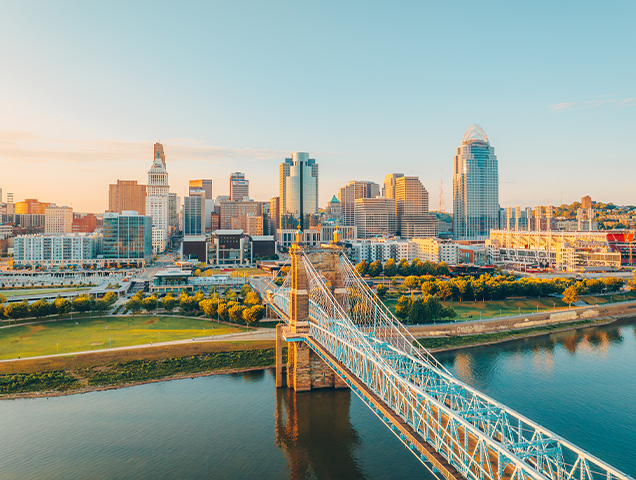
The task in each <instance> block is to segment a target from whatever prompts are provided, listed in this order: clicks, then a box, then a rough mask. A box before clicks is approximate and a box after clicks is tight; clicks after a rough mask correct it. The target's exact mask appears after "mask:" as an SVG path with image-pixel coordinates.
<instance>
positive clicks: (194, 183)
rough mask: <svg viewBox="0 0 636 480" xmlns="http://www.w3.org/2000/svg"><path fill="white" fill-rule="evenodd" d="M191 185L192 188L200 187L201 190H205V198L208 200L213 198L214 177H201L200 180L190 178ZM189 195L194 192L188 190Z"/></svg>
mask: <svg viewBox="0 0 636 480" xmlns="http://www.w3.org/2000/svg"><path fill="white" fill-rule="evenodd" d="M189 187H190V190H192V189H199V190H204V191H205V199H206V200H212V179H210V178H201V179H198V180H190V183H189ZM188 193H189V195H191V194H192V192H190V191H189V192H188Z"/></svg>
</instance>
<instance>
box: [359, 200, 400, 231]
mask: <svg viewBox="0 0 636 480" xmlns="http://www.w3.org/2000/svg"><path fill="white" fill-rule="evenodd" d="M355 226H356V227H357V230H358V238H372V237H378V236H381V237H392V236H394V235H395V234H396V232H397V210H396V203H395V200H394V199H392V198H381V197H379V198H358V199H357V200H356V203H355Z"/></svg>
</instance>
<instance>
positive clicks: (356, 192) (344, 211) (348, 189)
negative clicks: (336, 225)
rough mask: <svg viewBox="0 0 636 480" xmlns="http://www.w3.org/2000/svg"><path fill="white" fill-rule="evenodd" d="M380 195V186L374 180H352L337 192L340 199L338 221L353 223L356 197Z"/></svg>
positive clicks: (347, 224)
mask: <svg viewBox="0 0 636 480" xmlns="http://www.w3.org/2000/svg"><path fill="white" fill-rule="evenodd" d="M379 195H380V186H379V185H378V184H377V183H375V182H368V181H358V180H353V181H351V182H349V183H348V184H347V185H345V186H344V187H342V188H341V189H340V191H339V192H338V200H340V208H341V215H340V223H341V224H342V225H346V226H351V225H354V224H355V204H356V200H357V199H358V198H375V197H377V196H379Z"/></svg>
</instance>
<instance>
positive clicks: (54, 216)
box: [44, 205, 73, 235]
mask: <svg viewBox="0 0 636 480" xmlns="http://www.w3.org/2000/svg"><path fill="white" fill-rule="evenodd" d="M72 232H73V209H72V208H71V207H57V206H55V205H49V206H48V207H46V209H45V210H44V233H46V234H53V235H55V234H60V233H72Z"/></svg>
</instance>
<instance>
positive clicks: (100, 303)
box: [95, 297, 111, 316]
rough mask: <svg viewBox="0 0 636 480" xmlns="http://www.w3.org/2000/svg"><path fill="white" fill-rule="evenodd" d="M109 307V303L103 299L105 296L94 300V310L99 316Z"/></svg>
mask: <svg viewBox="0 0 636 480" xmlns="http://www.w3.org/2000/svg"><path fill="white" fill-rule="evenodd" d="M110 307H111V304H110V303H108V302H107V301H106V300H105V297H104V298H101V299H99V300H96V301H95V310H96V311H97V312H99V314H100V316H101V315H103V314H104V312H105V311H106V310H108V309H109V308H110Z"/></svg>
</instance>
